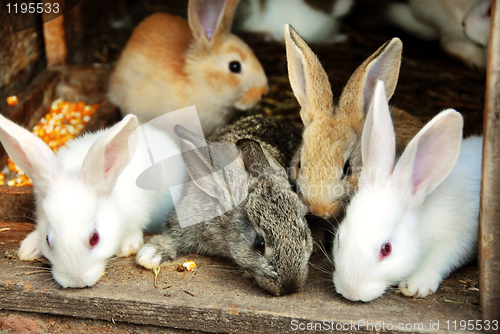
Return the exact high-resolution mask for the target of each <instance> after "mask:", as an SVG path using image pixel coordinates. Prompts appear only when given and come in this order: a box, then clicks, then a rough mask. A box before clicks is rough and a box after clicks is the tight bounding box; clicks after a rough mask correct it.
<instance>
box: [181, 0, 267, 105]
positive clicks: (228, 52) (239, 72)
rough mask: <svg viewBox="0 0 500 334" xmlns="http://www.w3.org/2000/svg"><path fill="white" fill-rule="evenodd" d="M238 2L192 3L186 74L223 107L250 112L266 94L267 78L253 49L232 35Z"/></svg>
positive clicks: (189, 17)
mask: <svg viewBox="0 0 500 334" xmlns="http://www.w3.org/2000/svg"><path fill="white" fill-rule="evenodd" d="M237 5H238V1H237V0H226V1H224V0H215V1H198V0H191V1H190V2H189V8H188V21H189V26H190V28H191V31H192V34H193V40H192V41H191V44H190V45H189V48H188V50H187V53H186V74H187V76H188V77H189V80H190V82H191V83H193V85H197V87H204V89H203V92H202V93H203V95H210V98H216V99H218V100H219V101H225V104H226V106H234V107H236V108H238V109H249V108H251V107H253V106H254V105H255V104H256V103H257V102H259V101H260V100H261V97H262V96H263V95H264V94H266V93H267V91H268V85H267V77H266V75H265V73H264V69H263V68H262V65H261V64H260V62H259V60H258V59H257V57H256V56H255V54H254V53H253V51H252V49H251V48H250V47H249V46H248V45H247V44H246V43H245V42H243V41H242V40H241V39H240V38H239V37H237V36H236V35H234V34H231V25H232V21H233V17H234V12H235V10H236V7H237Z"/></svg>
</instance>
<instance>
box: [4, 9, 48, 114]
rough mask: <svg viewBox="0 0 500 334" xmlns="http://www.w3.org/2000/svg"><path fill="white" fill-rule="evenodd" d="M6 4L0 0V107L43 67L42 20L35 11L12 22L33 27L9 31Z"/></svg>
mask: <svg viewBox="0 0 500 334" xmlns="http://www.w3.org/2000/svg"><path fill="white" fill-rule="evenodd" d="M6 8H7V7H6V6H5V4H4V1H3V0H0V110H2V109H3V108H4V107H5V106H6V105H7V102H6V101H5V98H6V97H7V96H9V95H13V94H16V93H17V92H19V91H20V90H21V89H22V88H23V87H25V86H26V85H27V84H28V83H29V82H30V81H31V80H32V79H33V78H34V77H35V76H36V75H37V74H38V73H40V71H41V70H42V69H43V68H45V50H44V42H43V33H42V21H41V18H40V16H37V15H36V14H23V16H19V18H20V19H18V20H17V21H14V22H13V24H14V25H16V26H17V27H19V25H26V26H34V28H29V29H26V30H22V31H19V32H17V33H13V32H12V29H11V22H10V20H9V16H8V15H7V9H6Z"/></svg>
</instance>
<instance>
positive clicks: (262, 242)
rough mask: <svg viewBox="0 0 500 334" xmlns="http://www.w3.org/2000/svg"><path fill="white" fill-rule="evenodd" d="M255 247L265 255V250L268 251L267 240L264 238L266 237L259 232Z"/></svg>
mask: <svg viewBox="0 0 500 334" xmlns="http://www.w3.org/2000/svg"><path fill="white" fill-rule="evenodd" d="M253 247H254V248H255V250H256V251H257V252H259V253H260V254H261V255H264V252H265V251H266V241H265V240H264V237H263V236H261V235H260V234H258V235H257V236H256V237H255V242H254V244H253Z"/></svg>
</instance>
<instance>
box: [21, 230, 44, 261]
mask: <svg viewBox="0 0 500 334" xmlns="http://www.w3.org/2000/svg"><path fill="white" fill-rule="evenodd" d="M17 255H18V256H19V259H21V260H23V261H33V260H36V259H37V258H38V257H40V256H41V255H42V251H41V250H40V237H39V233H38V231H37V230H35V231H33V232H31V233H30V234H28V236H27V237H26V238H25V239H24V240H23V242H21V247H20V248H19V252H18V253H17Z"/></svg>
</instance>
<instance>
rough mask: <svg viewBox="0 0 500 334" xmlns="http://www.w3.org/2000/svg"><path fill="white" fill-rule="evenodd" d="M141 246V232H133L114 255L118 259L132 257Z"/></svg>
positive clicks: (142, 240) (142, 242)
mask: <svg viewBox="0 0 500 334" xmlns="http://www.w3.org/2000/svg"><path fill="white" fill-rule="evenodd" d="M143 244H144V239H143V235H142V230H140V229H138V230H137V231H133V232H131V233H129V234H128V235H127V236H126V237H125V238H124V239H123V241H122V243H121V245H120V250H119V251H118V253H116V255H117V256H120V257H127V256H130V255H133V254H135V253H137V252H138V251H139V250H140V249H141V247H142V245H143Z"/></svg>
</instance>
